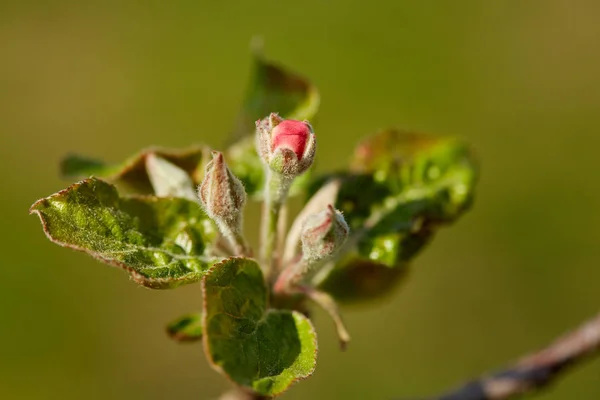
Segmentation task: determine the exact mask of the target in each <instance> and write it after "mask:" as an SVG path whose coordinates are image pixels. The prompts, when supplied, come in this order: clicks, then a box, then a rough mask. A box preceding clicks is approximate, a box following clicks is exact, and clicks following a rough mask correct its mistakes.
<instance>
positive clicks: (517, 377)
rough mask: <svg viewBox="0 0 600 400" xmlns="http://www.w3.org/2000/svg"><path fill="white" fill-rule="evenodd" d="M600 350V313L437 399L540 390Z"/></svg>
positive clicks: (491, 399)
mask: <svg viewBox="0 0 600 400" xmlns="http://www.w3.org/2000/svg"><path fill="white" fill-rule="evenodd" d="M599 350H600V314H598V315H596V317H594V318H593V319H591V320H589V321H587V322H586V323H584V324H583V325H581V326H580V327H579V328H577V329H575V330H574V331H572V332H570V333H568V334H566V335H565V336H563V337H561V338H559V339H558V340H556V341H555V342H554V343H552V344H550V345H549V346H548V347H546V348H544V349H542V350H540V351H538V352H536V353H533V354H530V355H528V356H526V357H524V358H522V359H521V360H519V361H517V362H516V363H515V364H514V365H512V366H511V367H509V368H507V369H505V370H503V371H500V372H496V373H492V374H490V375H488V376H483V377H481V378H478V379H475V380H473V381H471V382H468V383H467V384H465V385H463V386H461V387H459V388H457V389H455V390H453V391H451V392H449V393H447V394H444V395H442V396H438V397H434V398H433V399H435V400H500V399H508V398H511V397H514V396H518V395H522V394H524V393H531V392H536V391H538V390H539V389H542V388H544V387H545V386H547V385H548V384H550V383H552V382H553V381H554V380H555V379H556V378H558V377H559V376H560V375H561V373H562V372H564V371H566V370H567V369H568V368H569V367H571V366H573V365H575V364H578V363H580V362H582V361H584V360H586V359H587V358H589V357H590V356H592V355H597V354H598V352H599Z"/></svg>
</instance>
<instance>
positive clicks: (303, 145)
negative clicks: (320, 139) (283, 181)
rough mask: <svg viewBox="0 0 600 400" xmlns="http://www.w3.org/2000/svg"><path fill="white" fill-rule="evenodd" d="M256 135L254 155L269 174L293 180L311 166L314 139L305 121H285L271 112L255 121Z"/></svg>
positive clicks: (313, 154)
mask: <svg viewBox="0 0 600 400" xmlns="http://www.w3.org/2000/svg"><path fill="white" fill-rule="evenodd" d="M256 132H257V135H256V137H257V148H258V153H259V154H260V157H261V158H262V160H263V162H265V163H266V164H267V165H268V166H269V167H270V168H271V169H272V170H273V171H275V172H278V173H280V174H282V175H286V176H291V177H294V176H298V175H300V174H302V173H303V172H305V171H306V170H307V169H308V168H309V167H310V166H311V165H312V163H313V161H314V158H315V151H316V139H315V133H314V131H313V129H312V126H311V125H310V123H308V121H295V120H291V119H287V120H285V119H283V118H281V117H280V116H279V115H277V114H275V113H272V114H271V115H269V116H268V117H267V118H265V119H262V120H258V121H256Z"/></svg>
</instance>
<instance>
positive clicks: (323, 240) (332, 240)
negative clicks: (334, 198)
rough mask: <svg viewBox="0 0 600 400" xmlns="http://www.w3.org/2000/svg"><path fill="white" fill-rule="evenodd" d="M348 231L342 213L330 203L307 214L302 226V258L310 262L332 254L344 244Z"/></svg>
mask: <svg viewBox="0 0 600 400" xmlns="http://www.w3.org/2000/svg"><path fill="white" fill-rule="evenodd" d="M349 231H350V228H348V224H347V223H346V220H344V217H343V216H342V213H341V212H339V211H338V210H336V209H334V208H333V206H331V205H328V206H327V209H325V210H323V211H321V212H319V213H316V214H312V215H309V216H308V217H307V218H306V220H305V221H304V225H303V226H302V234H301V240H302V253H303V254H302V257H303V259H304V260H305V261H306V262H307V263H308V264H312V263H314V262H316V261H319V260H323V259H325V258H328V257H330V256H332V255H333V254H334V253H335V252H336V251H337V250H338V249H339V248H340V247H341V246H342V245H343V244H344V242H345V241H346V239H347V238H348V232H349Z"/></svg>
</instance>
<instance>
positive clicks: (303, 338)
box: [202, 258, 317, 396]
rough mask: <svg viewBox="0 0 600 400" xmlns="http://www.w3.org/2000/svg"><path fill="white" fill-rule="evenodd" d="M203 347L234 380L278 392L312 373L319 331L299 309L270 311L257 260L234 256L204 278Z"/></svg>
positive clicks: (260, 390)
mask: <svg viewBox="0 0 600 400" xmlns="http://www.w3.org/2000/svg"><path fill="white" fill-rule="evenodd" d="M202 287H203V291H204V347H205V350H206V354H207V355H208V357H209V360H210V361H211V363H212V364H213V366H214V367H215V368H216V369H217V370H219V371H220V372H222V373H224V374H225V375H227V376H228V377H229V378H230V379H231V380H233V381H234V382H236V383H238V384H240V385H242V386H245V387H248V388H250V389H252V390H253V391H255V392H256V393H259V394H261V395H264V396H275V395H277V394H279V393H281V392H283V391H285V390H286V389H287V388H288V387H289V386H290V385H291V384H292V383H294V382H295V381H297V380H300V379H303V378H306V377H308V376H309V375H311V374H312V372H313V370H314V368H315V364H316V355H317V342H316V333H315V331H314V329H313V327H312V325H311V323H310V321H309V320H308V319H307V318H306V317H305V316H303V315H302V314H300V313H298V312H296V311H287V310H286V311H283V310H268V309H267V287H266V284H265V281H264V278H263V275H262V272H261V270H260V268H259V266H258V264H257V263H256V262H255V261H254V260H250V259H245V258H230V259H228V260H225V261H223V262H221V263H219V264H216V265H215V266H214V267H213V268H211V269H210V271H209V272H208V273H207V274H206V276H205V278H204V279H203V280H202Z"/></svg>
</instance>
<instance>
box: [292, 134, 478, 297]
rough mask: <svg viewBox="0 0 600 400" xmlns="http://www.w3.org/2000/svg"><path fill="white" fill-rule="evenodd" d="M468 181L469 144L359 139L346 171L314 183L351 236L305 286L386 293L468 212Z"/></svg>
mask: <svg viewBox="0 0 600 400" xmlns="http://www.w3.org/2000/svg"><path fill="white" fill-rule="evenodd" d="M476 180H477V168H476V164H475V161H474V158H473V155H472V153H471V151H470V149H469V147H468V146H466V145H465V144H464V143H463V142H461V141H459V140H456V139H454V138H443V137H439V138H438V137H434V136H429V135H420V134H413V133H405V132H399V131H394V130H388V131H384V132H381V133H379V134H377V135H375V136H373V137H371V138H369V139H367V140H365V141H364V142H363V143H361V144H360V145H359V146H358V147H357V150H356V153H355V157H354V160H353V163H352V169H351V172H348V173H342V174H336V175H330V176H328V177H325V178H324V179H321V181H320V182H318V183H317V185H315V187H317V186H321V185H323V183H324V182H326V183H327V185H326V186H324V187H325V188H328V189H326V190H328V192H327V196H329V197H331V198H329V199H322V200H329V201H331V202H332V203H334V204H335V207H336V208H338V209H340V210H342V211H343V212H344V215H345V217H346V220H347V222H348V224H349V226H350V230H351V232H353V234H352V235H351V237H350V238H349V239H348V242H347V244H346V246H345V247H344V248H343V249H342V251H341V252H340V257H339V259H338V260H339V261H338V263H337V264H335V265H333V264H332V265H330V266H329V268H325V269H324V270H323V271H321V272H320V273H318V274H317V275H316V276H315V279H314V280H313V283H314V284H317V285H319V286H320V288H321V289H323V290H327V291H329V292H330V293H332V294H333V295H334V296H335V297H336V298H338V299H339V300H352V299H354V298H368V297H372V296H373V297H374V296H377V295H378V294H379V293H380V291H383V292H385V291H387V290H388V289H391V288H392V287H393V286H394V284H395V282H396V281H397V280H399V279H400V278H401V277H402V276H403V273H402V272H400V270H403V269H404V268H405V266H406V264H407V263H408V262H409V261H411V260H412V259H413V257H414V256H415V255H416V254H417V253H418V252H419V251H420V250H421V249H422V248H423V247H424V246H425V245H426V244H427V243H428V242H429V241H430V239H431V238H432V237H433V235H434V233H435V231H436V230H437V229H438V228H439V227H440V226H442V225H444V224H447V223H450V222H452V221H454V220H455V219H456V218H458V217H459V216H460V215H462V213H463V212H464V211H466V210H467V209H468V207H469V206H470V205H471V202H472V199H473V192H474V186H475V183H476ZM332 187H333V188H336V190H333V191H332V190H331V188H332ZM324 190H325V189H324ZM321 197H323V196H322V195H321ZM292 248H293V247H292ZM394 269H398V270H399V271H397V272H396V271H393V270H394ZM334 279H335V280H334ZM341 282H346V284H349V285H348V286H345V287H343V286H342V285H341Z"/></svg>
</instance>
